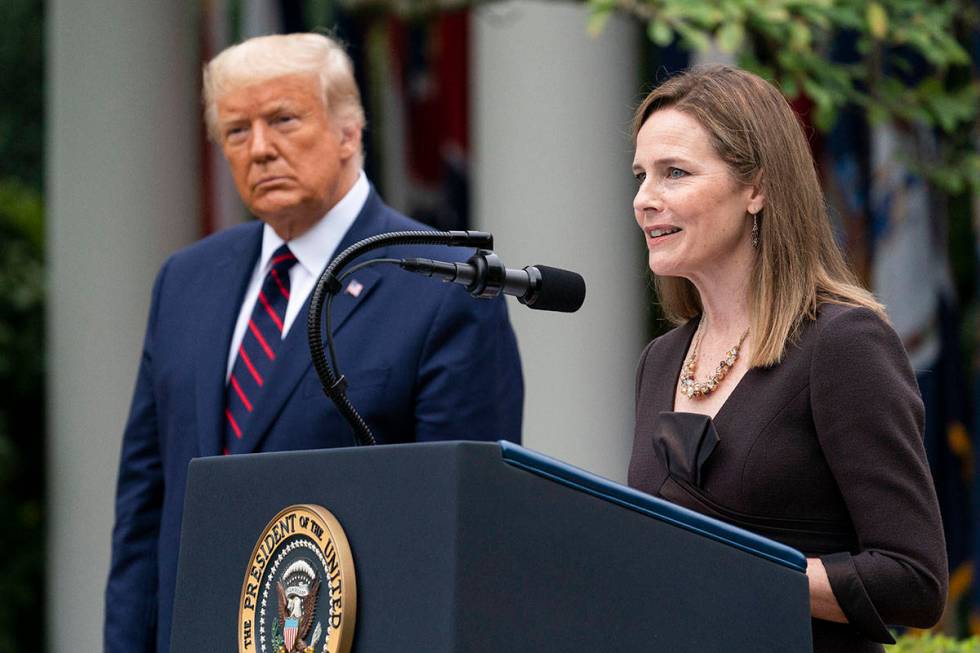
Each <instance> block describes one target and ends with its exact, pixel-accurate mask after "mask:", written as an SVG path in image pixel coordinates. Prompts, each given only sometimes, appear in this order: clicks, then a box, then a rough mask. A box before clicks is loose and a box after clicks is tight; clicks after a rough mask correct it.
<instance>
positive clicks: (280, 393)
mask: <svg viewBox="0 0 980 653" xmlns="http://www.w3.org/2000/svg"><path fill="white" fill-rule="evenodd" d="M383 207H384V205H383V204H382V202H381V200H380V198H379V197H378V195H377V194H376V193H375V192H374V189H372V190H371V193H370V194H369V195H368V199H367V201H366V202H365V204H364V208H363V209H361V213H360V214H359V215H358V217H357V219H356V220H355V221H354V224H352V225H351V227H350V229H348V230H347V234H346V235H345V236H344V238H343V240H342V241H341V242H340V245H338V246H337V250H336V252H335V254H334V255H335V256H336V255H337V254H340V253H341V252H342V251H344V250H345V249H347V248H348V247H350V246H351V245H353V244H354V243H356V242H357V241H359V240H363V239H365V238H367V237H369V236H373V235H375V234H377V233H380V232H383V231H384V230H385V227H384V222H385V221H384V218H383V215H382V213H383ZM384 253H385V248H382V249H378V250H373V251H371V252H370V253H369V257H370V258H375V257H378V256H383V255H384ZM355 280H356V282H357V284H356V285H355V286H354V288H351V283H352V282H353V281H355ZM382 280H383V277H382V276H381V274H379V272H378V271H377V269H375V268H365V269H363V270H359V271H357V272H355V273H354V274H353V275H352V276H351V277H348V278H347V279H346V280H345V282H344V288H343V290H341V291H340V293H339V294H338V295H337V296H336V297H334V300H333V303H332V305H331V311H330V315H331V329H332V331H333V333H334V335H335V336H336V334H337V333H338V332H339V331H340V329H341V327H343V326H344V325H345V324H346V323H347V322H348V321H349V320H350V318H351V316H352V315H354V314H355V313H356V311H357V308H358V307H359V306H361V305H362V304H363V303H364V302H365V301H366V300H367V298H368V297H369V296H370V295H371V292H372V291H373V290H374V289H375V288H376V287H377V286H378V285H379V284H380V283H381V282H382ZM358 285H359V286H360V288H358V287H357V286H358ZM310 294H311V295H312V292H311V293H310ZM309 310H310V297H307V298H306V301H305V302H304V303H303V308H302V310H301V311H300V313H299V316H298V317H297V318H296V321H295V322H294V323H293V324H292V326H290V327H289V333H287V334H286V338H285V340H283V342H282V347H281V348H280V350H279V360H278V361H277V362H276V365H275V367H273V369H272V372H271V374H270V376H269V379H268V381H267V384H266V387H265V390H264V391H263V394H262V397H261V399H260V400H259V401H258V403H257V405H256V407H255V412H254V413H252V417H251V419H250V420H249V421H250V424H249V431H250V432H251V433H252V436H251V437H249V436H246V438H248V439H249V440H250V441H249V442H245V443H244V445H245V446H244V447H243V450H244V451H258V450H259V448H260V447H261V445H262V442H263V441H264V440H265V438H266V437H267V435H268V433H269V431H270V430H271V427H272V424H273V423H274V422H275V420H276V417H277V416H278V415H279V413H280V412H281V411H282V409H283V407H284V406H285V404H286V402H287V401H288V400H289V398H290V397H291V396H292V395H293V393H294V392H295V390H296V387H297V385H298V384H299V382H300V381H301V380H302V379H303V377H304V375H305V374H306V372H307V371H308V370H309V369H310V367H311V366H312V365H313V362H312V359H311V357H310V348H309V338H308V334H307V328H306V322H307V315H308V314H309ZM324 326H325V325H324ZM229 337H230V336H229ZM225 349H226V350H227V344H226V345H225ZM341 364H343V360H342V361H341ZM341 371H343V370H341Z"/></svg>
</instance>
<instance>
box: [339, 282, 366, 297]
mask: <svg viewBox="0 0 980 653" xmlns="http://www.w3.org/2000/svg"><path fill="white" fill-rule="evenodd" d="M362 290H364V284H362V283H361V282H360V281H358V280H357V279H351V280H350V283H349V284H347V289H346V290H345V291H344V292H346V293H347V294H348V295H350V296H351V297H353V298H354V299H357V298H358V297H359V296H360V294H361V291H362Z"/></svg>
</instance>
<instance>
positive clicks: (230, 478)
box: [171, 442, 812, 653]
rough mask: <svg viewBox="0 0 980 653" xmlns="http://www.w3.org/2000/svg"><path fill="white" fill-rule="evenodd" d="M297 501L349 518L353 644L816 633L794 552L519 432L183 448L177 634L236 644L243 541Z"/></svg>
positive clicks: (521, 647)
mask: <svg viewBox="0 0 980 653" xmlns="http://www.w3.org/2000/svg"><path fill="white" fill-rule="evenodd" d="M295 504H316V505H320V506H323V507H324V508H326V509H327V510H328V511H330V512H331V513H332V514H333V516H334V517H336V519H337V521H338V522H339V523H340V525H341V526H342V528H343V530H344V531H345V533H346V537H347V540H348V541H349V544H350V550H351V552H352V554H353V560H354V565H355V569H356V585H357V588H356V608H357V611H356V629H355V631H354V638H353V648H352V649H351V650H353V651H356V652H357V653H392V652H396V651H397V652H408V653H414V652H419V653H442V652H445V653H449V652H460V653H462V652H466V653H477V652H482V651H487V652H490V651H493V652H500V651H507V652H518V653H532V652H533V653H539V652H551V651H556V652H558V651H561V652H566V651H567V652H584V651H595V652H601V653H614V652H624V653H625V652H633V651H637V652H639V651H643V652H654V651H664V652H670V653H683V652H686V651H690V652H691V653H706V652H709V651H718V652H719V653H722V652H724V653H733V652H738V651H745V652H749V651H751V652H753V653H759V652H762V651H773V652H775V651H778V652H780V653H792V652H795V651H799V652H805V651H806V652H808V651H811V650H812V644H811V634H810V628H811V626H810V616H809V597H808V589H807V580H806V575H805V567H806V563H805V559H804V558H803V556H802V554H800V553H799V552H798V551H796V550H794V549H790V548H788V547H785V546H783V545H780V544H777V543H775V542H772V541H771V540H767V539H765V538H762V537H759V536H756V535H753V534H751V533H749V532H747V531H744V530H741V529H738V528H735V527H732V526H728V525H726V524H724V523H722V522H719V521H716V520H714V519H711V518H708V517H705V516H702V515H699V514H697V513H694V512H692V511H689V510H686V509H684V508H681V507H679V506H676V505H673V504H670V503H668V502H666V501H662V500H660V499H657V498H655V497H651V496H649V495H646V494H643V493H641V492H637V491H635V490H632V489H630V488H627V487H624V486H621V485H618V484H616V483H613V482H610V481H608V480H605V479H602V478H600V477H597V476H595V475H592V474H589V473H587V472H584V471H582V470H579V469H576V468H574V467H571V466H569V465H565V464H563V463H560V462H558V461H555V460H553V459H550V458H548V457H546V456H543V455H540V454H537V453H534V452H532V451H530V450H527V449H524V448H522V447H519V446H517V445H512V444H510V443H507V442H501V443H476V442H446V443H431V444H412V445H388V446H377V447H361V448H350V449H332V450H323V451H297V452H288V453H267V454H251V455H242V456H228V457H217V458H201V459H196V460H194V461H192V462H191V464H190V468H189V472H188V487H187V499H186V504H185V509H184V517H183V529H182V535H181V544H180V557H179V569H178V579H177V594H176V600H175V605H174V613H173V614H174V616H173V630H172V638H171V650H172V651H174V652H187V651H236V650H238V649H237V645H238V644H237V642H238V637H239V634H240V633H239V632H238V617H239V599H240V596H241V594H242V591H243V580H244V579H245V577H246V572H247V570H248V566H249V564H250V560H251V557H250V556H251V554H252V552H253V547H256V542H257V541H258V540H259V539H260V535H261V534H262V533H263V530H264V529H265V528H266V526H267V524H269V522H270V520H271V519H273V517H274V516H276V515H277V513H279V512H280V511H281V510H283V509H284V508H286V507H287V506H290V505H295ZM321 646H322V644H321ZM317 650H319V649H317Z"/></svg>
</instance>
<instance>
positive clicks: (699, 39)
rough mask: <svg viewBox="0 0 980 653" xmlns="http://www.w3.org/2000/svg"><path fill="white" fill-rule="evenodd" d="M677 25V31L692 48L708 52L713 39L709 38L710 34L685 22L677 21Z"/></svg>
mask: <svg viewBox="0 0 980 653" xmlns="http://www.w3.org/2000/svg"><path fill="white" fill-rule="evenodd" d="M676 27H677V32H678V33H679V34H680V35H681V38H682V39H683V40H684V42H685V43H687V44H688V45H689V46H690V47H691V48H693V49H695V50H697V51H698V52H707V51H708V50H710V49H711V39H710V38H708V35H707V34H705V33H704V32H703V31H701V30H699V29H695V28H693V27H691V26H690V25H687V24H685V23H677V26H676Z"/></svg>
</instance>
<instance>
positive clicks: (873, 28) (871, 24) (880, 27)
mask: <svg viewBox="0 0 980 653" xmlns="http://www.w3.org/2000/svg"><path fill="white" fill-rule="evenodd" d="M865 18H866V19H867V21H868V30H869V31H870V32H871V35H872V36H873V37H875V38H876V39H878V40H879V41H882V40H884V38H885V37H886V36H887V35H888V13H887V12H886V11H885V8H884V7H882V6H881V4H880V3H877V2H869V3H868V8H867V11H866V12H865Z"/></svg>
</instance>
